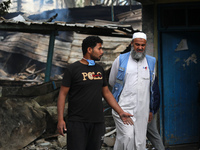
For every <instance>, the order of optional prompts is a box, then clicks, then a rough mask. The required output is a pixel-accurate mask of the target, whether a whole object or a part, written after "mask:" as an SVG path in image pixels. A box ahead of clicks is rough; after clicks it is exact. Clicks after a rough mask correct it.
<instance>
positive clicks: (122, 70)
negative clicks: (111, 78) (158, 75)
mask: <svg viewBox="0 0 200 150" xmlns="http://www.w3.org/2000/svg"><path fill="white" fill-rule="evenodd" d="M129 55H130V52H128V53H124V54H120V56H119V68H118V73H117V77H116V82H115V85H114V87H113V89H112V94H113V96H114V97H115V99H116V101H117V102H118V101H119V96H120V94H121V92H122V90H123V87H124V78H125V74H126V68H127V64H128V59H129ZM146 59H147V63H148V66H149V71H150V85H151V86H150V88H151V89H150V91H151V93H150V109H153V90H152V85H153V75H154V74H155V73H154V68H155V63H156V58H155V57H152V56H149V55H146Z"/></svg>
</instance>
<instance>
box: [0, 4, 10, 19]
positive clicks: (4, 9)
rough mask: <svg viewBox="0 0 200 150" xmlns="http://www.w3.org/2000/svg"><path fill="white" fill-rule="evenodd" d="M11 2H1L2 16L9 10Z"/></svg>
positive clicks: (0, 13)
mask: <svg viewBox="0 0 200 150" xmlns="http://www.w3.org/2000/svg"><path fill="white" fill-rule="evenodd" d="M10 3H11V1H10V0H7V1H3V2H1V3H0V16H2V15H4V14H6V13H7V12H8V9H9V5H10Z"/></svg>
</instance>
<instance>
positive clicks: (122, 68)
mask: <svg viewBox="0 0 200 150" xmlns="http://www.w3.org/2000/svg"><path fill="white" fill-rule="evenodd" d="M129 55H130V52H128V53H124V54H120V56H119V68H118V73H117V78H116V82H115V85H114V87H113V89H112V94H113V96H114V97H115V99H116V101H117V102H118V101H119V95H120V94H121V92H122V90H123V87H124V77H125V73H126V66H127V64H128V58H129Z"/></svg>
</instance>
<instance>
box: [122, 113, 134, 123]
mask: <svg viewBox="0 0 200 150" xmlns="http://www.w3.org/2000/svg"><path fill="white" fill-rule="evenodd" d="M119 116H120V118H121V120H122V121H123V123H124V124H127V125H133V124H134V122H133V120H132V119H131V117H133V115H131V114H129V113H126V112H122V113H121V114H119Z"/></svg>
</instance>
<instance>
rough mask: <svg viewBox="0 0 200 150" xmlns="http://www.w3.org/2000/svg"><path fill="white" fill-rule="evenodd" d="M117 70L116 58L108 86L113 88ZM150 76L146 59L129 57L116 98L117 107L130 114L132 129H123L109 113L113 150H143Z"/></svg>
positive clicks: (121, 124) (116, 115) (128, 126)
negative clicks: (120, 89)
mask: <svg viewBox="0 0 200 150" xmlns="http://www.w3.org/2000/svg"><path fill="white" fill-rule="evenodd" d="M118 67H119V57H118V58H116V59H115V61H114V62H113V65H112V68H111V72H110V76H109V84H110V85H111V86H112V87H113V86H114V84H115V81H116V76H117V72H118ZM149 102H150V73H149V68H148V64H147V60H146V57H145V58H144V59H143V60H139V61H136V60H134V59H132V57H131V55H130V56H129V60H128V64H127V68H126V74H125V84H124V88H123V90H122V92H121V95H120V97H119V102H118V103H119V105H120V106H121V108H122V109H123V110H124V111H125V112H128V113H130V114H133V115H134V116H133V118H132V119H133V121H134V125H132V126H131V125H125V124H124V123H123V122H122V121H121V119H120V117H119V115H118V114H117V113H116V112H115V111H114V110H112V115H113V118H114V120H115V125H116V129H117V136H116V141H115V145H114V150H145V146H146V131H147V124H148V117H149Z"/></svg>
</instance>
